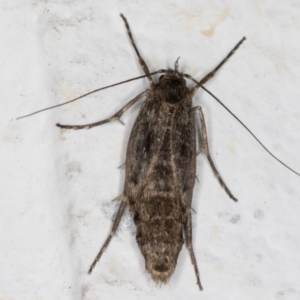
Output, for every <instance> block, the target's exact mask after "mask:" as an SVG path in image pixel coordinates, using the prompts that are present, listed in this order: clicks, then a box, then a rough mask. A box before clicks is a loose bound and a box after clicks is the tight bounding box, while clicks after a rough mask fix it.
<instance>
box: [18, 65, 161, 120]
mask: <svg viewBox="0 0 300 300" xmlns="http://www.w3.org/2000/svg"><path fill="white" fill-rule="evenodd" d="M165 72H166V70H164V69H160V70H158V71H155V72H153V73H150V74H148V75H142V76H138V77H134V78H130V79H127V80H124V81H120V82H117V83H114V84H111V85H107V86H105V87H102V88H99V89H96V90H93V91H91V92H88V93H86V94H84V95H81V96H79V97H77V98H74V99H72V100H69V101H67V102H64V103H61V104H57V105H53V106H49V107H46V108H43V109H40V110H37V111H35V112H33V113H30V114H28V115H24V116H21V117H18V118H16V120H20V119H23V118H27V117H30V116H32V115H35V114H38V113H40V112H43V111H46V110H49V109H52V108H56V107H59V106H63V105H67V104H69V103H71V102H74V101H77V100H79V99H81V98H84V97H86V96H88V95H91V94H93V93H96V92H99V91H101V90H105V89H108V88H111V87H113V86H116V85H120V84H123V83H127V82H130V81H133V80H137V79H141V78H145V77H147V76H149V75H155V74H158V73H165Z"/></svg>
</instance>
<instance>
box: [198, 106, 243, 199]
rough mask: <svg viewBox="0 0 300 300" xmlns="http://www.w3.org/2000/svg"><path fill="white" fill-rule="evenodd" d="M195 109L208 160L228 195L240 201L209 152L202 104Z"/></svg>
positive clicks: (203, 147)
mask: <svg viewBox="0 0 300 300" xmlns="http://www.w3.org/2000/svg"><path fill="white" fill-rule="evenodd" d="M193 111H194V112H195V113H198V115H199V117H200V122H201V141H202V149H203V150H204V152H205V154H206V156H207V159H208V162H209V164H210V166H211V168H212V170H213V172H214V174H215V176H216V177H217V179H218V181H219V183H220V185H221V187H222V188H223V189H224V190H225V192H226V193H227V195H228V196H229V198H231V199H232V200H233V201H236V202H237V201H238V199H236V198H235V197H234V196H233V195H232V193H231V192H230V190H229V188H228V187H227V186H226V184H225V182H224V181H223V179H222V178H221V176H220V174H219V172H218V171H217V169H216V167H215V164H214V162H213V160H212V158H211V156H210V153H209V148H208V142H207V132H206V126H205V120H204V115H203V112H202V109H201V107H200V106H197V107H194V108H193Z"/></svg>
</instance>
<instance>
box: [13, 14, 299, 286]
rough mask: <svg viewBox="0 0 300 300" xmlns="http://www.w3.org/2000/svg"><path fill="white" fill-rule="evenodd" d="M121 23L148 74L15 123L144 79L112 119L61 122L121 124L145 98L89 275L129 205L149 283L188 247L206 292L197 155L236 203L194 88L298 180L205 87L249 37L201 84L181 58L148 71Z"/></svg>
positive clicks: (160, 278)
mask: <svg viewBox="0 0 300 300" xmlns="http://www.w3.org/2000/svg"><path fill="white" fill-rule="evenodd" d="M121 17H122V19H123V21H124V23H125V26H126V28H127V32H128V35H129V38H130V41H131V43H132V46H133V48H134V50H135V52H136V54H137V56H138V59H139V62H140V65H141V67H142V69H143V71H144V73H145V75H143V76H139V77H135V78H131V79H128V80H125V81H122V82H119V83H115V84H112V85H110V86H106V87H103V88H99V89H96V90H94V91H91V92H89V93H87V94H85V95H82V96H79V97H77V98H75V99H73V100H70V101H67V102H65V103H62V104H58V105H55V106H52V107H48V108H45V109H42V110H39V111H36V112H33V113H31V114H28V115H25V116H22V117H19V118H17V119H21V118H24V117H28V116H31V115H34V114H36V113H39V112H42V111H45V110H48V109H51V108H54V107H58V106H62V105H65V104H68V103H70V102H73V101H76V100H78V99H80V98H83V97H85V96H87V95H90V94H92V93H94V92H97V91H100V90H103V89H106V88H109V87H112V86H116V85H119V84H123V83H126V82H129V81H132V80H136V79H139V78H143V77H147V78H148V80H149V84H150V89H147V90H146V91H144V92H142V93H141V94H139V95H138V96H136V97H135V98H134V99H132V100H131V101H130V102H128V103H127V104H126V105H125V106H124V107H123V108H122V109H121V110H119V111H118V112H117V113H116V114H114V115H113V116H111V117H110V118H108V119H105V120H102V121H99V122H96V123H92V124H86V125H61V124H56V125H57V126H58V127H60V128H63V129H89V128H92V127H95V126H99V125H102V124H105V123H109V122H112V121H116V120H118V121H120V122H121V123H122V121H121V120H120V118H121V116H122V115H123V113H124V112H125V111H126V110H128V109H129V108H130V107H131V106H132V105H134V104H135V103H136V102H137V101H138V100H140V99H141V98H143V97H145V98H146V100H145V102H144V104H143V106H142V108H141V110H140V113H139V115H138V117H137V119H136V120H135V123H134V126H133V128H132V131H131V134H130V138H129V142H128V147H127V155H126V162H125V167H126V176H125V185H124V191H123V194H122V195H121V196H120V197H118V198H119V199H121V204H120V206H119V209H118V212H117V215H116V218H115V220H114V223H113V227H112V230H111V232H110V234H109V236H108V238H107V239H106V241H105V243H104V245H103V246H102V248H101V249H100V251H99V253H98V255H97V257H96V258H95V260H94V262H93V263H92V265H91V267H90V269H89V273H91V272H92V270H93V269H94V267H95V265H96V264H97V262H98V261H99V259H100V257H101V255H102V254H103V252H104V250H105V249H106V247H107V246H108V244H109V243H110V240H111V239H112V237H113V235H114V234H115V232H116V230H117V228H118V226H119V223H120V221H121V218H122V215H123V213H124V210H125V208H126V207H127V206H128V208H129V211H130V213H131V215H132V216H133V220H134V223H135V225H136V229H137V233H136V240H137V243H138V245H139V247H140V249H141V252H142V254H143V256H144V258H145V263H146V269H147V271H148V272H149V273H150V275H151V277H152V279H153V280H154V281H155V282H156V283H166V282H167V281H168V280H169V279H170V277H171V275H172V273H173V272H174V270H175V267H176V263H177V258H178V255H179V252H180V250H181V248H182V245H183V243H184V242H185V244H186V246H187V248H188V250H189V254H190V257H191V260H192V264H193V266H194V270H195V274H196V279H197V284H198V286H199V288H200V290H202V285H201V282H200V276H199V271H198V267H197V262H196V258H195V255H194V250H193V245H192V216H191V211H192V206H191V201H192V196H193V188H194V184H195V178H196V157H197V155H198V154H199V153H200V152H204V154H205V155H206V156H207V158H208V161H209V164H210V166H211V168H212V170H213V172H214V174H215V176H216V177H217V179H218V181H219V183H220V185H221V186H222V187H223V188H224V190H225V191H226V193H227V194H228V196H229V197H230V198H231V199H233V200H234V201H237V199H236V198H235V197H234V196H233V195H232V194H231V192H230V191H229V189H228V188H227V186H226V185H225V183H224V181H223V180H222V178H221V177H220V175H219V173H218V171H217V169H216V167H215V165H214V163H213V161H212V158H211V156H210V153H209V148H208V143H207V133H206V127H205V121H204V116H203V113H202V110H201V107H199V106H198V107H192V99H193V96H194V95H195V93H196V92H197V90H198V89H199V88H202V89H204V90H205V91H206V92H207V93H209V94H210V95H211V96H212V97H213V98H214V99H215V100H216V101H218V102H219V103H220V104H221V105H222V106H223V107H224V108H225V109H226V110H227V111H228V112H229V113H230V114H231V115H232V116H233V117H234V118H235V119H236V120H237V121H239V122H240V123H241V125H242V126H243V127H244V128H245V129H246V130H247V131H248V132H249V133H250V134H251V135H252V136H253V137H254V138H255V139H256V140H257V142H258V143H259V144H260V145H261V146H262V147H263V148H264V149H265V150H266V151H267V152H268V153H269V154H270V155H271V156H273V158H275V159H276V160H277V161H278V162H280V163H281V164H282V165H283V166H285V167H286V168H288V169H289V170H290V171H292V172H293V173H295V174H296V175H298V176H300V174H299V173H297V172H296V171H294V170H293V169H291V168H290V167H288V166H287V165H286V164H285V163H283V162H282V161H281V160H279V159H278V158H277V157H276V156H274V155H273V154H272V153H271V152H270V151H269V150H268V149H267V148H266V147H265V146H264V145H263V144H262V143H261V142H260V141H259V140H258V138H257V137H256V136H255V135H254V134H253V133H252V132H251V131H250V130H249V129H248V128H247V127H246V126H245V125H244V123H243V122H242V121H240V120H239V119H238V118H237V117H236V116H235V115H234V114H233V113H232V112H231V111H230V110H229V109H228V108H227V107H226V106H225V105H224V104H223V103H222V102H221V101H220V100H219V99H218V98H216V97H215V96H214V95H213V94H212V93H211V92H209V91H208V90H207V89H206V88H205V87H204V86H203V85H204V84H205V83H206V82H207V81H208V80H209V79H211V78H212V77H213V76H214V75H215V73H216V72H217V71H218V70H219V69H220V68H221V66H222V65H223V64H224V63H225V62H226V61H227V60H228V59H229V57H231V56H232V55H233V53H234V52H235V50H236V49H237V48H238V47H239V46H240V45H241V44H242V43H243V41H244V40H245V38H242V39H241V41H240V42H239V43H238V44H237V45H236V46H235V47H234V48H233V49H232V50H231V51H230V52H229V54H228V55H227V56H226V57H225V58H224V59H223V60H222V61H221V63H219V64H218V65H217V67H216V68H214V70H213V71H211V72H209V73H208V74H207V75H206V76H205V77H204V78H203V79H201V80H200V81H197V80H195V79H194V78H193V77H192V76H191V75H188V74H184V73H180V72H179V71H178V59H177V61H176V62H175V65H174V70H172V69H167V70H165V69H161V70H158V71H155V72H152V73H150V71H149V69H148V67H147V65H146V63H145V61H144V60H143V58H142V57H141V55H140V53H139V51H138V49H137V47H136V45H135V42H134V40H133V37H132V34H131V31H130V28H129V24H128V22H127V20H126V18H125V17H124V16H123V15H122V14H121ZM159 73H160V74H163V75H161V76H160V78H159V81H158V82H157V83H154V82H153V79H152V77H151V75H154V74H159ZM185 78H187V79H189V80H192V81H193V82H194V83H195V84H196V85H195V86H194V87H193V88H192V89H188V88H187V86H186V82H185ZM195 114H198V116H199V118H200V124H201V131H200V136H199V139H200V141H201V143H200V151H199V152H198V153H197V152H196V130H195Z"/></svg>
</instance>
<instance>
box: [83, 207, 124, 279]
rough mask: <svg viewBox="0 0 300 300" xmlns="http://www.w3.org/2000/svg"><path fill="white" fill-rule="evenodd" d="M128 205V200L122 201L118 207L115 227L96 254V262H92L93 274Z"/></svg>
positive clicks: (90, 270)
mask: <svg viewBox="0 0 300 300" xmlns="http://www.w3.org/2000/svg"><path fill="white" fill-rule="evenodd" d="M126 205H127V202H124V201H122V202H121V204H120V206H119V209H118V212H117V216H116V218H115V221H114V224H113V227H112V229H111V232H110V234H109V236H108V238H107V239H106V241H105V243H104V244H103V246H102V248H101V249H100V251H99V253H98V255H97V256H96V258H95V260H94V262H93V263H92V265H91V267H90V269H89V271H88V273H89V274H91V273H92V271H93V269H94V267H95V266H96V264H97V262H98V261H99V259H100V258H101V256H102V254H103V252H104V251H105V249H106V248H107V246H108V245H109V242H110V241H111V239H112V237H113V236H114V234H115V233H116V231H117V229H118V226H119V224H120V221H121V219H122V216H123V213H124V210H125V208H126Z"/></svg>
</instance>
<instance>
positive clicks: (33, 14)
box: [0, 0, 300, 300]
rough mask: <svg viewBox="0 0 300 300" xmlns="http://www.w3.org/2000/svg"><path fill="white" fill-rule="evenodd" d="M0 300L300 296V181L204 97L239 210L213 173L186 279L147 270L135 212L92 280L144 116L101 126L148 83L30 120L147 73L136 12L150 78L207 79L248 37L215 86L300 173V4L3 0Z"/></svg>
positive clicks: (183, 262)
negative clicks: (77, 127) (73, 127)
mask: <svg viewBox="0 0 300 300" xmlns="http://www.w3.org/2000/svg"><path fill="white" fill-rule="evenodd" d="M0 9H1V19H0V33H1V47H0V62H1V80H0V86H1V88H0V90H1V99H2V100H1V101H2V109H1V111H0V114H1V115H0V122H1V128H0V130H1V132H0V133H1V148H0V151H1V152H0V158H1V165H2V172H1V180H0V182H1V213H0V227H1V235H0V245H1V252H0V265H1V268H0V269H1V271H0V299H22V300H25V299H66V300H68V299H76V300H77V299H84V300H90V299H174V300H175V299H196V298H197V299H199V298H201V299H212V300H215V299H222V300H226V299H230V300H235V299H243V300H248V299H280V300H282V299H289V300H290V299H300V288H299V278H300V253H299V248H300V234H299V228H300V218H299V213H300V184H299V183H300V178H299V177H297V176H296V175H294V174H292V173H291V172H289V171H288V170H287V169H285V168H283V167H282V166H281V165H280V164H278V163H277V162H276V161H275V160H274V159H273V158H272V157H270V156H269V155H268V154H267V153H266V152H265V151H264V150H263V149H262V148H261V147H260V146H259V145H258V144H257V142H256V141H255V140H254V139H253V138H252V137H251V136H250V135H249V134H248V133H247V132H246V131H245V130H244V129H243V128H242V126H240V124H238V123H237V122H236V121H235V120H234V119H233V118H232V117H231V116H230V115H229V114H228V113H227V112H226V111H224V109H223V108H222V107H220V106H219V105H218V104H217V103H216V102H215V101H214V100H213V99H212V98H211V97H210V96H209V95H207V94H205V93H204V92H202V91H199V93H198V94H197V96H196V97H195V105H201V106H202V107H203V110H204V113H205V116H206V122H207V127H208V135H209V143H210V148H211V152H212V156H213V159H214V160H215V163H216V166H217V168H218V170H219V172H220V173H221V175H222V176H223V178H224V180H225V181H226V183H227V185H228V186H229V187H230V189H231V191H232V192H233V194H234V195H235V196H236V197H237V198H238V199H239V202H238V203H233V201H232V200H230V199H229V198H228V197H227V195H226V194H225V192H224V191H223V190H222V189H221V187H220V186H219V184H218V182H217V181H216V179H215V178H214V176H213V174H212V171H211V170H210V167H209V165H208V163H207V161H206V159H205V158H204V157H199V158H198V162H197V167H198V171H197V173H198V178H199V180H200V184H196V186H195V190H194V199H193V207H194V209H195V210H196V211H197V214H194V216H193V217H194V219H193V223H194V233H193V237H194V249H195V253H196V257H197V259H198V265H199V268H200V274H201V280H202V284H203V286H204V291H203V292H202V293H200V292H199V290H198V288H197V286H196V284H195V282H196V280H195V275H194V271H193V268H192V265H191V263H190V258H189V255H188V252H187V250H186V248H185V247H183V250H182V252H181V254H180V256H179V260H178V265H177V268H176V271H175V273H174V275H173V277H172V278H171V280H170V282H169V283H168V284H167V285H165V286H162V287H157V286H155V284H154V283H153V282H152V281H151V279H150V277H149V275H148V274H147V273H146V272H145V269H144V261H143V257H142V256H141V254H140V252H139V249H138V247H137V245H136V243H135V236H134V226H133V224H132V222H131V220H130V217H129V216H128V214H127V215H126V216H124V219H123V221H122V223H121V225H120V229H119V231H118V233H117V236H116V237H115V238H114V239H113V241H112V243H111V244H110V246H109V248H108V249H107V251H106V252H105V254H104V255H103V257H102V259H101V261H100V262H99V264H98V265H97V267H96V269H95V270H94V272H93V274H92V275H91V276H89V275H87V270H88V268H89V266H90V264H91V262H92V261H93V259H94V257H95V255H96V253H97V252H98V250H99V248H100V246H101V245H102V243H103V242H104V240H105V239H106V237H107V235H108V233H109V231H110V228H111V225H112V219H113V216H114V214H115V212H116V209H117V203H114V202H111V201H110V200H111V199H113V198H115V197H116V196H118V195H120V194H121V193H122V185H123V181H124V171H122V170H119V169H117V168H118V166H120V165H121V164H122V163H123V162H124V159H125V151H126V142H127V140H128V136H129V132H130V129H131V126H132V123H133V121H134V118H135V116H136V114H137V112H138V108H139V107H140V105H136V107H134V108H133V109H132V110H130V111H129V112H128V113H126V115H125V116H124V117H123V121H124V122H125V123H126V126H125V127H124V126H122V125H120V124H119V123H112V124H109V125H105V126H102V127H97V128H94V129H92V130H89V131H85V130H82V131H68V132H61V131H60V130H58V128H57V127H55V126H54V124H55V123H57V122H61V123H65V124H68V123H69V124H80V123H81V124H84V123H90V122H93V121H98V120H100V119H103V118H106V117H108V116H110V115H111V114H112V113H114V112H115V111H117V110H118V109H119V108H121V107H122V106H123V105H124V104H125V103H126V102H128V100H130V99H131V98H133V97H134V96H135V95H137V94H138V93H140V92H141V91H143V90H144V89H146V88H147V80H146V79H145V80H140V81H135V82H132V83H128V84H126V85H123V86H119V87H116V88H112V89H109V90H106V91H103V92H100V93H98V94H94V95H92V96H90V97H89V98H86V99H82V100H80V101H78V102H75V103H73V104H71V105H69V106H66V107H63V108H59V109H54V110H51V111H48V112H45V113H42V114H39V115H36V116H34V117H31V118H28V119H23V120H20V121H15V118H16V117H18V116H20V115H24V114H26V113H29V112H32V111H35V110H38V109H41V108H44V107H47V106H50V105H55V104H58V103H62V102H64V101H67V100H70V99H72V98H74V97H76V96H78V95H80V94H83V93H85V92H88V91H90V90H93V89H95V88H98V87H101V86H105V85H109V84H112V83H115V82H118V81H121V80H124V79H127V78H131V77H134V76H139V75H142V71H141V68H140V66H139V65H138V61H137V58H136V56H135V53H134V51H133V49H132V47H131V45H130V42H129V40H128V37H127V35H126V31H125V28H124V24H123V22H122V20H121V18H120V17H119V13H120V12H122V13H124V14H125V16H126V17H127V18H128V21H129V23H130V25H131V28H132V31H133V34H134V37H135V40H136V43H137V45H138V47H139V49H140V51H141V53H142V55H143V57H144V59H145V60H146V62H147V63H148V66H149V68H150V70H152V71H154V70H157V69H159V68H167V67H173V63H174V61H175V60H176V58H177V57H178V56H180V57H181V58H180V70H184V72H186V73H189V74H191V75H193V76H194V77H195V78H199V79H200V78H201V77H202V76H204V75H205V74H206V73H207V72H208V71H209V70H211V69H212V68H213V67H214V66H216V65H217V63H218V62H220V60H221V59H223V57H224V56H225V55H226V54H227V53H228V51H229V50H230V49H231V48H232V47H233V46H234V45H235V44H236V43H237V42H238V40H240V38H241V37H242V36H246V37H247V41H246V42H245V43H244V44H243V46H242V47H241V48H240V49H239V50H238V51H237V52H236V54H235V55H234V56H233V57H232V58H231V59H230V60H229V61H228V63H227V64H226V65H225V66H224V67H223V68H222V69H221V70H220V72H219V73H218V75H217V76H216V77H215V78H214V79H213V80H211V81H210V82H209V83H208V84H207V85H206V87H207V88H209V89H210V90H211V91H212V92H213V93H214V94H215V95H216V96H217V97H219V98H220V99H221V100H222V101H223V102H224V103H225V104H226V105H228V107H229V108H230V109H231V110H232V111H233V112H234V113H235V114H236V115H237V116H238V117H239V118H240V119H241V120H243V121H244V123H245V124H246V125H248V126H249V128H250V129H251V130H252V131H253V132H254V133H255V134H256V135H257V137H258V138H259V139H260V140H261V141H262V142H263V143H264V144H265V145H266V146H267V147H268V148H269V149H270V150H271V151H272V152H273V153H274V154H275V155H277V156H278V157H279V158H281V159H282V160H283V161H285V162H286V163H287V164H288V165H290V166H291V167H293V168H294V169H296V170H298V172H299V171H300V158H299V152H300V133H299V129H300V102H299V95H300V91H299V80H300V68H299V62H300V54H299V53H300V39H299V30H300V21H299V20H300V3H299V1H298V0H290V1H283V0H278V1H270V0H269V1H267V0H264V1H258V0H252V1H250V0H245V1H233V0H232V1H230V0H222V1H221V0H212V1H193V0H185V1H151V2H150V1H141V0H136V1H117V0H110V1H96V0H87V1H37V0H36V1H29V0H24V1H17V0H10V1H2V3H1V4H0Z"/></svg>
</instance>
